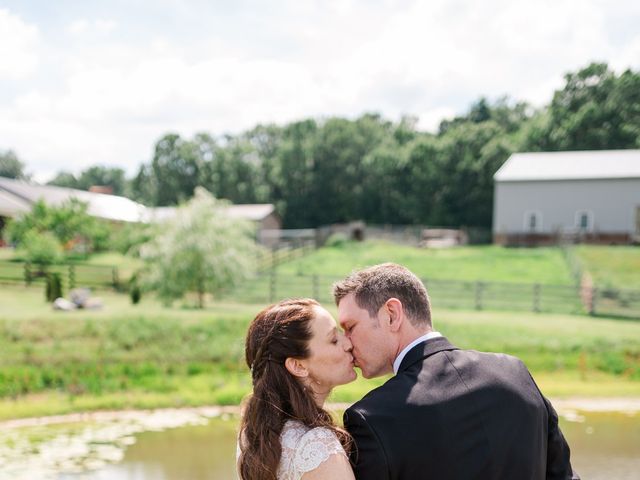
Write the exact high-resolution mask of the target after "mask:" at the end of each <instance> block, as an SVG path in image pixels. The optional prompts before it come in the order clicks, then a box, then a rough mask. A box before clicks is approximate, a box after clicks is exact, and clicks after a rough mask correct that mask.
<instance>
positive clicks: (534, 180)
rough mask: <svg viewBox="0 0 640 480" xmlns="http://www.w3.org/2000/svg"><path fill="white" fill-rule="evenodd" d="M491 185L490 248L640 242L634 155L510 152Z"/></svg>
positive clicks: (639, 177) (639, 155) (639, 179)
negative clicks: (569, 243) (491, 239)
mask: <svg viewBox="0 0 640 480" xmlns="http://www.w3.org/2000/svg"><path fill="white" fill-rule="evenodd" d="M494 180H495V195H494V207H493V239H494V243H497V244H500V245H549V244H555V243H558V242H561V241H569V242H585V243H602V244H627V243H632V242H638V241H640V150H601V151H579V152H543V153H516V154H513V155H511V157H509V159H508V160H507V161H506V162H505V163H504V165H503V166H502V167H501V168H500V169H499V170H498V171H497V172H496V174H495V175H494Z"/></svg>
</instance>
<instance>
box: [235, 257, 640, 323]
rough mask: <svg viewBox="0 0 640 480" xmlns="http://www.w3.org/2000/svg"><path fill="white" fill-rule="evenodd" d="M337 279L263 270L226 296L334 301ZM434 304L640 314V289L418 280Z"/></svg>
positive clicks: (263, 300)
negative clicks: (584, 299) (585, 296)
mask: <svg viewBox="0 0 640 480" xmlns="http://www.w3.org/2000/svg"><path fill="white" fill-rule="evenodd" d="M338 280H341V278H339V277H330V276H324V275H291V274H287V275H285V274H282V273H279V272H278V270H277V268H272V269H269V270H265V271H263V272H261V273H259V274H258V275H257V277H256V278H254V279H252V280H250V281H247V282H245V283H244V284H242V285H240V286H239V287H237V288H236V289H234V290H230V291H228V292H225V293H224V297H225V298H226V299H229V300H234V301H238V302H242V303H259V304H267V303H273V302H275V301H278V300H279V299H281V298H289V297H311V298H315V299H316V300H318V301H319V302H322V303H329V304H332V303H333V297H332V295H331V286H332V285H333V283H334V282H336V281H338ZM422 280H423V282H424V284H425V286H426V287H427V290H428V292H429V296H430V297H431V302H432V305H433V306H434V308H439V307H441V308H453V309H456V308H460V309H468V310H511V311H529V312H540V313H568V314H585V313H588V314H591V315H599V316H618V317H628V318H640V291H632V290H629V291H622V290H600V289H598V288H593V289H592V291H591V292H590V294H591V295H592V297H593V300H592V301H591V303H590V305H589V306H588V307H585V305H583V302H582V296H581V295H583V294H584V292H582V291H581V288H580V287H579V286H573V285H546V284H539V283H536V284H528V283H506V282H468V281H459V280H435V279H422Z"/></svg>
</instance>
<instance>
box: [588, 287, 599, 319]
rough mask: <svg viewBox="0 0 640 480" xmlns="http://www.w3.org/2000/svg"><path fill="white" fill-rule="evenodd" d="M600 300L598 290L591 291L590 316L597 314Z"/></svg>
mask: <svg viewBox="0 0 640 480" xmlns="http://www.w3.org/2000/svg"><path fill="white" fill-rule="evenodd" d="M597 300H598V289H597V288H596V287H593V288H592V289H591V302H589V315H595V314H596V302H597Z"/></svg>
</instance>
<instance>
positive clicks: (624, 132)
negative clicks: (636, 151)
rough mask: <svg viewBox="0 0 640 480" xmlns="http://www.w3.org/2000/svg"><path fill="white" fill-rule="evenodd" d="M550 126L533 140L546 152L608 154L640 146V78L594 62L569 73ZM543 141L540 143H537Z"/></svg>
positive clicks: (551, 109)
mask: <svg viewBox="0 0 640 480" xmlns="http://www.w3.org/2000/svg"><path fill="white" fill-rule="evenodd" d="M546 120H547V124H546V126H545V128H544V129H543V131H542V132H539V133H538V134H537V136H535V137H533V138H531V140H532V142H531V143H532V144H533V146H534V148H535V147H538V148H537V149H541V150H603V149H624V148H638V147H640V74H638V73H637V72H633V71H631V70H627V71H625V72H624V73H622V74H621V75H616V74H615V72H613V71H612V70H610V69H609V67H608V66H607V64H605V63H592V64H591V65H589V66H587V67H585V68H583V69H581V70H579V71H578V72H575V73H573V72H572V73H568V74H566V75H565V86H564V87H563V88H562V89H561V90H558V91H556V92H555V94H554V96H553V100H552V102H551V105H550V106H549V114H548V116H547V117H546ZM536 143H537V145H536Z"/></svg>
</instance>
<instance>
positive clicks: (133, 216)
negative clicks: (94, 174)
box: [0, 177, 275, 222]
mask: <svg viewBox="0 0 640 480" xmlns="http://www.w3.org/2000/svg"><path fill="white" fill-rule="evenodd" d="M70 198H77V199H78V200H80V201H83V202H86V203H87V204H88V207H87V211H88V213H89V214H90V215H92V216H94V217H98V218H103V219H106V220H115V221H121V222H149V221H162V220H165V219H167V218H171V217H173V216H174V215H175V213H176V207H157V208H152V207H145V206H144V205H142V204H140V203H137V202H134V201H133V200H130V199H128V198H125V197H120V196H118V195H107V194H104V193H96V192H86V191H84V190H75V189H73V188H64V187H56V186H53V185H36V184H32V183H28V182H24V181H22V180H13V179H10V178H4V177H0V215H2V216H7V217H13V216H15V215H17V214H20V213H25V212H29V211H31V206H32V205H33V204H34V203H35V202H37V201H38V200H40V199H42V200H44V201H45V202H46V203H47V204H49V205H59V204H61V203H63V202H65V201H67V200H69V199H70ZM274 212H275V207H274V206H273V205H272V204H270V203H260V204H245V205H230V206H229V208H228V213H229V216H231V217H233V218H244V219H246V220H253V221H259V220H262V219H264V218H266V217H268V216H269V215H271V214H272V213H274Z"/></svg>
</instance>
